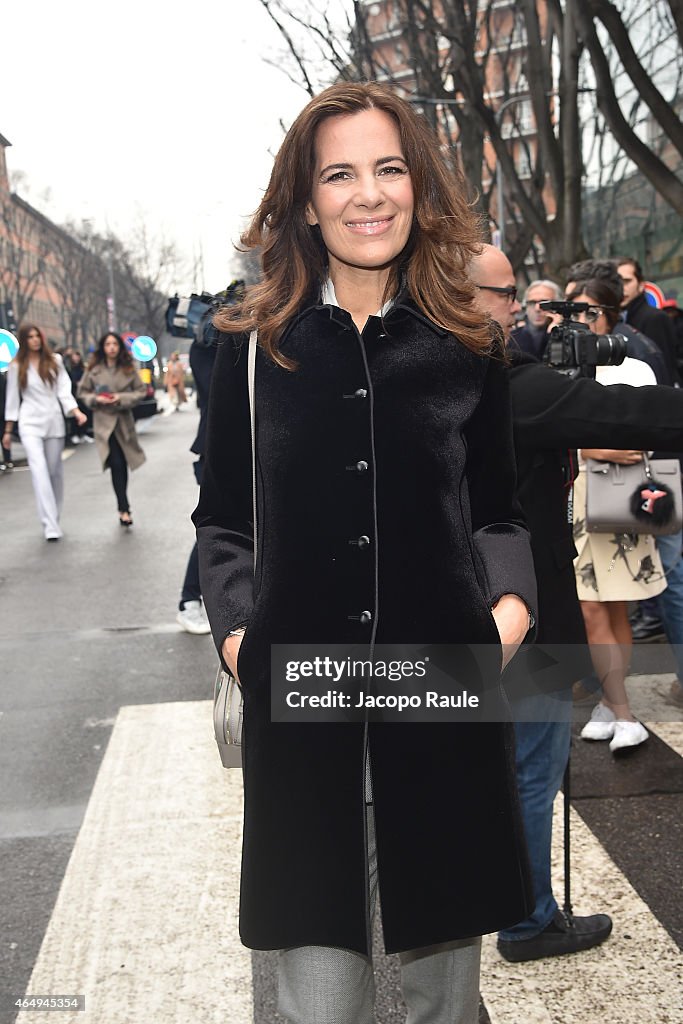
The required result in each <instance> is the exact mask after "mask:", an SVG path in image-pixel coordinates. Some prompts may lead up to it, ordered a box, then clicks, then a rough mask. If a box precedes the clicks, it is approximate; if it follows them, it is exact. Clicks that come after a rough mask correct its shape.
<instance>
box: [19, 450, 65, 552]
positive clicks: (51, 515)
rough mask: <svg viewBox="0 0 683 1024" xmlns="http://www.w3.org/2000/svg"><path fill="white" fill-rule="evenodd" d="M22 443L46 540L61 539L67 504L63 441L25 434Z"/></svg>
mask: <svg viewBox="0 0 683 1024" xmlns="http://www.w3.org/2000/svg"><path fill="white" fill-rule="evenodd" d="M21 443H22V445H23V446H24V451H25V452H26V458H27V459H28V468H29V469H30V470H31V480H32V482H33V491H34V494H35V496H36V506H37V508H38V518H39V519H40V521H41V523H42V524H43V530H44V531H45V537H46V538H49V537H61V536H62V530H61V527H60V525H59V517H60V515H61V512H62V504H63V501H64V471H63V468H62V449H63V448H64V438H63V437H35V436H34V435H31V434H22V435H21Z"/></svg>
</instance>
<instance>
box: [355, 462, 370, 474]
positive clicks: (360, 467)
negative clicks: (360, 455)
mask: <svg viewBox="0 0 683 1024" xmlns="http://www.w3.org/2000/svg"><path fill="white" fill-rule="evenodd" d="M367 468H368V464H367V462H366V461H365V460H364V459H361V461H360V462H357V463H356V472H357V473H365V471H366V470H367Z"/></svg>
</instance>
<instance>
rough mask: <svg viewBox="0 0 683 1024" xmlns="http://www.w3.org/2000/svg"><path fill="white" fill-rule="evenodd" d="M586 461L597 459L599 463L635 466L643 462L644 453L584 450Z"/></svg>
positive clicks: (616, 449) (600, 449)
mask: <svg viewBox="0 0 683 1024" xmlns="http://www.w3.org/2000/svg"><path fill="white" fill-rule="evenodd" d="M581 455H582V457H583V458H584V459H597V460H598V461H599V462H618V463H619V465H621V466H633V465H635V463H637V462H642V461H643V453H642V452H640V451H634V450H633V449H632V448H626V449H624V450H622V449H621V448H582V449H581Z"/></svg>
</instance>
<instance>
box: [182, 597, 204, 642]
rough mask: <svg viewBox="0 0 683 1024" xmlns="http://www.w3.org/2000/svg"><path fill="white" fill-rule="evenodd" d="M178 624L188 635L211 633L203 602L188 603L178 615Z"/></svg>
mask: <svg viewBox="0 0 683 1024" xmlns="http://www.w3.org/2000/svg"><path fill="white" fill-rule="evenodd" d="M176 622H179V623H180V625H181V626H182V627H183V629H184V630H186V631H187V632H188V633H197V634H199V633H210V632H211V626H210V625H209V620H208V619H207V617H206V612H205V611H204V605H203V604H202V602H201V601H186V602H185V607H184V608H183V610H182V611H179V612H178V614H177V615H176Z"/></svg>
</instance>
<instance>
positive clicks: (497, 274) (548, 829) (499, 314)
mask: <svg viewBox="0 0 683 1024" xmlns="http://www.w3.org/2000/svg"><path fill="white" fill-rule="evenodd" d="M470 276H471V279H472V281H473V282H474V284H475V285H476V287H477V302H478V304H479V307H480V308H481V309H483V310H485V311H486V312H487V313H489V315H490V316H491V318H492V320H493V321H495V322H496V323H497V324H498V325H499V326H500V328H501V331H502V334H503V336H504V338H505V341H506V343H507V342H509V338H510V331H511V328H512V325H513V323H514V312H515V306H516V302H515V298H516V296H513V295H512V289H513V287H514V273H513V270H512V267H511V265H510V262H509V260H508V259H507V257H506V256H505V255H504V254H503V253H502V252H501V251H500V250H499V249H496V248H495V247H494V246H491V245H486V246H484V247H483V249H482V252H481V255H479V256H478V257H477V258H476V259H475V260H473V262H472V264H471V267H470ZM508 354H509V356H510V366H509V370H508V376H509V381H510V392H511V398H512V417H513V429H514V440H515V455H516V460H517V499H518V501H519V504H520V505H521V507H522V509H523V511H524V515H525V517H526V520H527V525H528V528H529V532H530V535H531V549H532V553H533V558H534V567H535V570H536V579H537V583H538V601H539V617H538V633H537V644H539V645H554V644H562V645H566V646H565V647H564V648H563V649H564V650H569V651H570V652H571V655H572V656H571V659H570V658H565V659H564V660H563V663H562V664H561V665H558V666H557V671H556V672H555V674H554V676H553V679H552V689H553V691H554V692H552V693H544V692H541V688H540V686H539V685H538V683H535V682H534V677H533V673H532V670H531V668H530V665H531V664H532V663H533V654H534V649H533V648H528V649H527V651H526V652H525V651H524V649H523V650H522V651H521V652H519V653H518V654H517V655H516V657H515V658H514V659H513V661H512V662H511V664H510V666H509V668H508V670H507V671H506V673H505V676H504V677H503V682H504V685H505V688H506V690H507V691H508V694H509V695H510V697H511V702H512V708H513V716H514V718H515V736H516V741H517V744H516V766H517V779H518V785H519V794H520V799H521V804H522V814H523V818H524V826H525V831H526V837H527V845H528V848H529V857H530V862H531V871H532V877H533V881H534V889H535V896H536V905H535V907H534V911H533V913H532V914H531V916H530V917H529V918H528V919H527V920H525V921H521V922H519V923H518V924H516V925H515V926H514V927H511V928H508V929H506V930H505V931H504V932H501V933H500V934H499V937H498V949H499V951H500V953H501V955H502V956H503V957H504V958H505V959H506V960H509V961H511V962H515V963H519V962H522V961H528V960H537V959H540V958H543V957H550V956H560V955H563V954H565V953H575V952H579V951H581V950H585V949H590V948H592V947H593V946H597V945H599V944H600V943H602V942H604V941H605V939H606V938H607V937H608V936H609V934H610V932H611V930H612V921H611V919H610V918H609V916H608V915H607V914H593V915H590V916H588V917H579V916H576V915H574V914H570V913H568V912H567V911H566V910H565V911H561V910H560V909H559V907H558V905H557V901H556V900H555V898H554V895H553V891H552V885H551V877H550V855H551V836H552V816H553V802H554V799H555V797H556V795H557V793H558V792H559V788H560V785H561V783H562V778H563V776H564V772H565V768H566V766H567V763H568V758H569V744H570V738H571V723H570V716H571V707H572V704H571V687H572V684H573V683H574V682H575V680H576V679H579V678H581V676H582V675H584V674H587V673H588V672H590V670H591V668H592V666H591V661H590V655H589V654H588V649H587V640H586V632H585V627H584V624H583V616H582V614H581V608H580V605H579V600H578V597H577V594H576V583H575V578H574V564H573V560H574V555H575V554H576V549H575V547H574V541H573V538H572V527H571V523H570V521H569V517H568V509H567V498H568V492H569V485H570V484H571V483H572V480H573V478H574V476H575V475H576V459H575V458H574V459H573V460H572V458H571V455H570V451H569V450H570V449H572V450H573V449H575V448H577V447H581V448H584V447H585V448H597V447H601V448H639V449H643V448H670V449H672V450H678V451H683V392H681V391H677V390H676V389H674V388H668V387H656V386H649V387H641V388H633V387H629V386H628V385H620V384H614V385H612V386H611V387H609V388H604V387H602V385H601V384H598V383H597V382H596V381H594V380H587V379H571V378H569V377H567V376H565V375H564V374H561V373H558V372H557V371H556V370H553V369H551V368H550V367H548V366H545V365H543V364H542V363H539V362H538V361H537V360H536V359H534V358H533V357H532V356H529V355H528V354H527V353H524V352H520V351H519V350H516V349H515V348H512V347H509V348H508ZM574 454H575V453H574ZM536 678H537V677H536ZM558 698H559V699H558Z"/></svg>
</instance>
